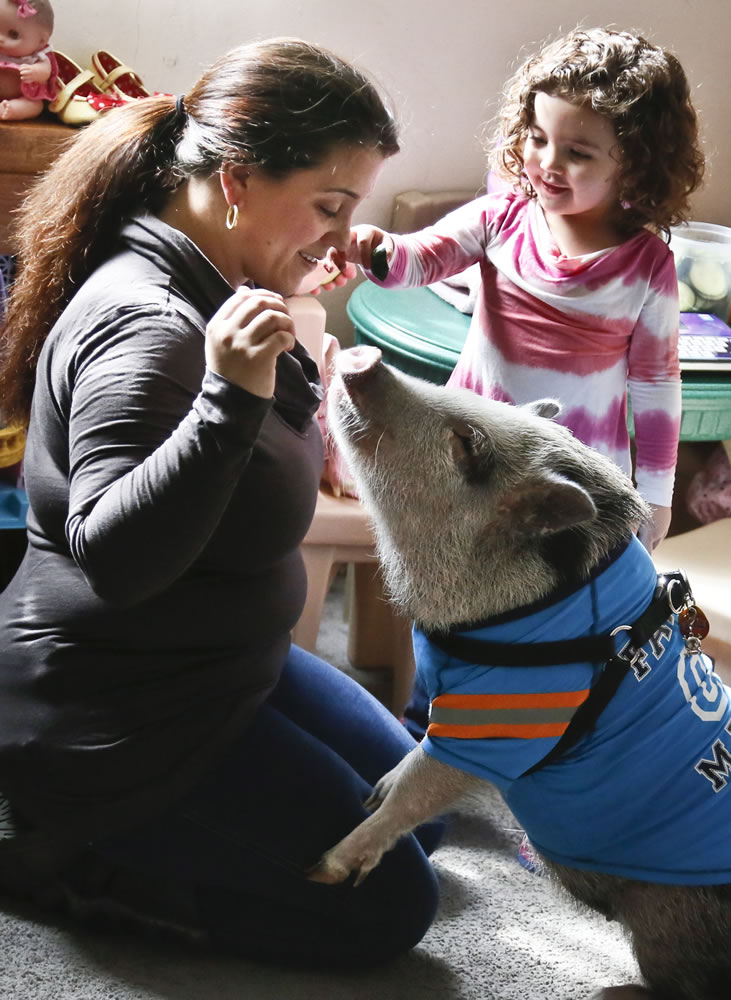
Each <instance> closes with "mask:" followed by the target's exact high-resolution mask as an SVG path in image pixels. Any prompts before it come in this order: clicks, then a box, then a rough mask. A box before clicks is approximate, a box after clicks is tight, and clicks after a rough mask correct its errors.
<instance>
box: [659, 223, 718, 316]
mask: <svg viewBox="0 0 731 1000" xmlns="http://www.w3.org/2000/svg"><path fill="white" fill-rule="evenodd" d="M670 249H671V250H672V251H673V254H674V255H675V269H676V271H677V273H678V292H679V295H680V311H681V312H696V313H711V314H712V315H714V316H718V318H719V319H722V320H723V321H724V323H728V322H729V318H730V317H731V229H729V228H727V227H726V226H717V225H714V224H713V223H711V222H687V223H685V224H684V225H682V226H674V227H673V228H672V229H671V231H670Z"/></svg>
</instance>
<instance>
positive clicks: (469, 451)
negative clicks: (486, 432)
mask: <svg viewBox="0 0 731 1000" xmlns="http://www.w3.org/2000/svg"><path fill="white" fill-rule="evenodd" d="M451 432H452V458H453V460H454V464H455V465H456V466H457V468H458V469H459V470H460V472H461V473H462V475H463V476H464V477H465V479H467V480H469V481H470V482H472V481H478V480H482V479H484V478H485V476H486V475H489V466H490V461H489V456H488V454H487V451H488V449H486V448H485V447H484V446H485V439H484V436H483V435H482V434H481V433H480V432H479V431H478V430H477V429H476V428H474V427H472V426H471V425H470V424H467V423H460V424H458V425H456V426H453V427H452V428H451Z"/></svg>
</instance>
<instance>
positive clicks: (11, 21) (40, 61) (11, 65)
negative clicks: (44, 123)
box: [0, 0, 58, 121]
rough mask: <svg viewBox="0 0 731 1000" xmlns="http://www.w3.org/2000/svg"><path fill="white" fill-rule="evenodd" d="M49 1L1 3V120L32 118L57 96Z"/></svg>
mask: <svg viewBox="0 0 731 1000" xmlns="http://www.w3.org/2000/svg"><path fill="white" fill-rule="evenodd" d="M52 31H53V10H52V9H51V5H50V3H49V2H48V0H33V2H32V3H30V2H28V0H0V120H4V121H19V120H21V119H23V118H35V117H36V116H37V115H39V114H40V113H41V111H42V110H43V102H44V100H46V101H52V100H53V98H54V97H55V96H56V90H57V72H58V67H57V64H56V57H55V56H54V54H53V53H52V52H51V50H50V47H49V44H48V43H49V40H50V38H51V32H52Z"/></svg>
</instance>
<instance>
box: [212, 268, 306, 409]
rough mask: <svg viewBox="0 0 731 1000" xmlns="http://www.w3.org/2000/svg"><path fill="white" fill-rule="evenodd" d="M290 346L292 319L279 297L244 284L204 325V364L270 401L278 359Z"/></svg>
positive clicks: (292, 329) (291, 345) (290, 348)
mask: <svg viewBox="0 0 731 1000" xmlns="http://www.w3.org/2000/svg"><path fill="white" fill-rule="evenodd" d="M294 344H295V335H294V321H293V320H292V317H291V316H290V315H289V310H288V309H287V306H286V305H285V303H284V299H283V298H282V296H281V295H278V294H277V293H276V292H268V291H265V290H262V289H258V288H257V289H253V288H247V287H246V286H244V285H242V286H241V288H238V289H237V290H236V291H235V292H234V294H233V295H232V296H231V298H230V299H227V300H226V301H225V302H224V304H223V305H222V306H221V308H220V309H219V310H218V312H217V313H216V314H215V316H213V318H212V319H211V321H210V322H209V324H208V326H207V327H206V364H207V365H208V367H209V368H210V369H211V371H214V372H216V373H217V374H218V375H222V376H223V377H224V378H226V379H228V380H229V382H234V383H236V385H240V386H241V387H242V389H246V390H247V391H248V392H250V393H252V394H253V395H254V396H262V397H263V398H265V399H269V398H270V397H271V396H273V395H274V379H275V369H276V364H277V358H278V357H279V355H280V354H281V353H282V352H283V351H291V350H292V348H293V347H294Z"/></svg>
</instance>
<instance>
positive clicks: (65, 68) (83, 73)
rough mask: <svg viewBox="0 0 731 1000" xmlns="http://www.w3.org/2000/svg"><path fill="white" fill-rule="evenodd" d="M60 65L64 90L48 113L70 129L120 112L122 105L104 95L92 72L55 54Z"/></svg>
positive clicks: (50, 105) (61, 53)
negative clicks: (114, 109) (117, 111)
mask: <svg viewBox="0 0 731 1000" xmlns="http://www.w3.org/2000/svg"><path fill="white" fill-rule="evenodd" d="M53 54H54V56H55V57H56V63H57V64H58V83H59V85H60V88H61V89H60V90H59V92H58V93H57V94H56V97H55V98H54V99H53V100H52V101H51V103H50V104H49V105H48V110H49V111H51V112H53V114H55V115H58V117H59V118H60V119H61V121H62V122H64V123H65V124H66V125H88V124H89V123H90V122H93V121H94V120H95V119H96V118H98V117H99V115H100V114H101V113H102V112H103V111H109V110H110V109H111V108H118V107H119V105H120V103H121V102H120V101H118V100H117V99H116V98H114V97H111V96H110V95H108V94H103V93H102V92H101V90H99V88H98V87H97V86H96V84H95V83H94V74H93V73H92V72H91V70H90V69H82V68H81V66H79V65H78V64H77V63H75V62H74V60H73V59H70V58H69V57H68V56H67V55H64V54H63V52H59V51H57V50H54V52H53Z"/></svg>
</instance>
